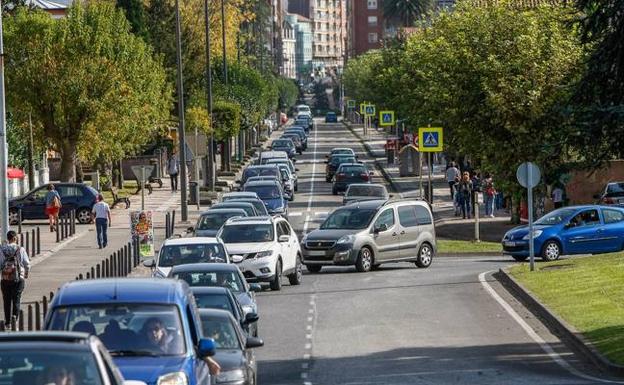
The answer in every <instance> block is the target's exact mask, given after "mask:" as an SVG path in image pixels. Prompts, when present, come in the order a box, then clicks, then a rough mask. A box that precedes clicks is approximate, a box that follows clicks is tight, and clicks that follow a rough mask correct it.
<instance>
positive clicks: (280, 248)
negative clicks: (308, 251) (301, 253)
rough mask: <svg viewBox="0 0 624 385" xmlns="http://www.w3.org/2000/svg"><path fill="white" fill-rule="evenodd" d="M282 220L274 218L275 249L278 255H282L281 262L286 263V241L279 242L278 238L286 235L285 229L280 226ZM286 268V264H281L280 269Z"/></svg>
mask: <svg viewBox="0 0 624 385" xmlns="http://www.w3.org/2000/svg"><path fill="white" fill-rule="evenodd" d="M281 222H282V221H280V220H276V221H275V248H276V251H277V252H278V253H279V255H281V256H282V261H283V262H282V263H283V264H286V263H287V262H286V259H288V258H287V255H288V245H289V243H288V242H280V241H279V238H280V237H281V236H282V235H288V233H287V232H286V231H285V229H284V226H282V223H281ZM285 269H286V266H285V265H284V266H282V271H283V270H285Z"/></svg>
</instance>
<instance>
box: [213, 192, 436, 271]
mask: <svg viewBox="0 0 624 385" xmlns="http://www.w3.org/2000/svg"><path fill="white" fill-rule="evenodd" d="M222 231H223V230H222ZM301 251H302V255H303V263H304V264H305V265H306V267H307V269H308V270H309V271H311V272H319V271H321V268H322V267H323V266H326V265H355V267H356V269H357V271H360V272H365V271H369V270H371V269H374V268H377V267H378V266H379V265H381V264H382V263H387V262H414V263H415V264H416V266H418V267H421V268H426V267H429V266H430V265H431V262H432V261H433V257H434V255H435V251H436V236H435V228H434V226H433V216H432V215H431V211H430V210H429V206H428V205H427V203H426V202H424V201H419V200H391V201H384V200H378V201H366V202H357V203H353V204H350V205H348V206H344V207H341V208H339V209H337V210H335V211H333V212H332V213H331V214H330V215H329V216H328V217H327V218H326V219H325V221H324V222H323V224H321V226H320V227H319V228H318V229H316V230H313V231H311V232H309V233H308V234H307V235H306V236H304V237H303V239H302V241H301Z"/></svg>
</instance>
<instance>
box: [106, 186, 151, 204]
mask: <svg viewBox="0 0 624 385" xmlns="http://www.w3.org/2000/svg"><path fill="white" fill-rule="evenodd" d="M136 190H137V183H136V181H132V182H124V186H123V188H122V189H120V190H118V192H117V194H119V197H120V198H123V197H129V196H130V195H133V194H134V193H135V192H136ZM146 194H147V193H146ZM102 195H103V196H104V201H105V202H106V203H108V204H109V205H112V204H113V194H112V193H111V192H110V191H102Z"/></svg>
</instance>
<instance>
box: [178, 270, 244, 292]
mask: <svg viewBox="0 0 624 385" xmlns="http://www.w3.org/2000/svg"><path fill="white" fill-rule="evenodd" d="M173 277H174V278H178V279H181V280H183V281H185V282H186V283H188V285H189V286H192V287H225V288H227V289H230V290H232V292H234V293H242V292H243V291H244V290H245V286H244V285H243V282H242V281H241V278H240V276H239V275H238V272H234V271H188V272H187V271H180V272H177V273H174V274H173Z"/></svg>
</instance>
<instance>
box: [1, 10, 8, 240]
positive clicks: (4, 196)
mask: <svg viewBox="0 0 624 385" xmlns="http://www.w3.org/2000/svg"><path fill="white" fill-rule="evenodd" d="M8 156H9V154H8V148H7V142H6V111H5V110H4V43H3V41H2V12H0V181H2V183H0V240H2V241H6V234H7V232H8V231H9V189H8V185H9V179H8V178H7V161H8V159H7V158H8Z"/></svg>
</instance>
